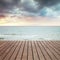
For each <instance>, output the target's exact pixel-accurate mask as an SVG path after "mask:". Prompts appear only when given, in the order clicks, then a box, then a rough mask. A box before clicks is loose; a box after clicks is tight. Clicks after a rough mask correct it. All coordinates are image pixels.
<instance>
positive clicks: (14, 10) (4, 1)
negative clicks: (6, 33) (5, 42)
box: [0, 0, 60, 26]
mask: <svg viewBox="0 0 60 60" xmlns="http://www.w3.org/2000/svg"><path fill="white" fill-rule="evenodd" d="M7 25H8V26H12V25H13V26H60V0H0V26H7Z"/></svg>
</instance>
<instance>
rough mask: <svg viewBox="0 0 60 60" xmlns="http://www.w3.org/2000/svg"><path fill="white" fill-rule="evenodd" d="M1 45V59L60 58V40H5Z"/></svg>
mask: <svg viewBox="0 0 60 60" xmlns="http://www.w3.org/2000/svg"><path fill="white" fill-rule="evenodd" d="M0 46H1V47H0V60H60V50H59V49H60V48H59V47H60V41H4V42H0Z"/></svg>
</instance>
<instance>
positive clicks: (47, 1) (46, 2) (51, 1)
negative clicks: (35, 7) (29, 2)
mask: <svg viewBox="0 0 60 60" xmlns="http://www.w3.org/2000/svg"><path fill="white" fill-rule="evenodd" d="M35 1H36V2H39V4H40V6H43V7H44V6H53V5H56V4H58V3H60V0H35Z"/></svg>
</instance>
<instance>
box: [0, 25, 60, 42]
mask: <svg viewBox="0 0 60 60" xmlns="http://www.w3.org/2000/svg"><path fill="white" fill-rule="evenodd" d="M0 40H41V41H42V40H58V41H59V40H60V26H0Z"/></svg>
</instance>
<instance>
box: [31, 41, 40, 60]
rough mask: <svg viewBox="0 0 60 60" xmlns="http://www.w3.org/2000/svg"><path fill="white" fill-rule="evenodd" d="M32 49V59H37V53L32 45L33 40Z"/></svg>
mask: <svg viewBox="0 0 60 60" xmlns="http://www.w3.org/2000/svg"><path fill="white" fill-rule="evenodd" d="M32 50H33V60H39V58H38V55H37V51H36V48H35V45H34V42H33V41H32Z"/></svg>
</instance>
